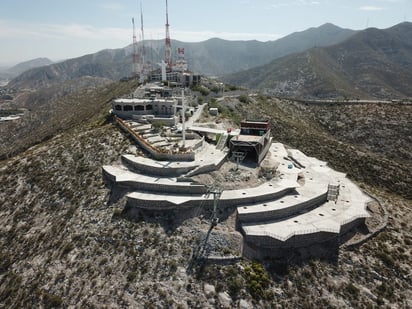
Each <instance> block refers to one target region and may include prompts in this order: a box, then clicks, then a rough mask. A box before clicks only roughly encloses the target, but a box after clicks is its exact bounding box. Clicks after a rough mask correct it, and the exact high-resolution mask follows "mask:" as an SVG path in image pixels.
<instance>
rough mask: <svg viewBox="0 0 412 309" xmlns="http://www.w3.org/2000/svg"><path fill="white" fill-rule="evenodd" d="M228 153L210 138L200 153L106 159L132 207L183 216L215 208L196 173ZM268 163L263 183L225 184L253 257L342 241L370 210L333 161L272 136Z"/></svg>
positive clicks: (222, 205)
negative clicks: (183, 158) (182, 213)
mask: <svg viewBox="0 0 412 309" xmlns="http://www.w3.org/2000/svg"><path fill="white" fill-rule="evenodd" d="M227 157H228V149H227V148H224V149H223V150H218V149H216V147H215V146H214V145H211V144H208V143H206V142H204V144H203V146H202V147H200V148H198V149H197V150H196V151H195V160H194V161H189V162H188V161H182V162H176V161H156V160H153V159H150V158H148V157H144V156H134V155H123V156H122V158H121V163H118V164H116V165H111V166H103V174H104V176H105V178H106V179H107V180H109V181H110V182H111V183H112V184H113V185H114V186H119V187H121V188H123V189H125V191H127V192H128V193H127V194H126V204H125V207H126V208H129V209H130V208H132V209H133V208H134V209H136V210H145V211H150V210H153V211H161V212H168V211H171V210H173V213H174V214H175V215H176V216H179V210H182V211H183V210H187V209H196V208H199V207H203V208H207V209H212V208H213V204H214V198H213V195H212V194H209V193H210V192H209V190H208V189H209V188H208V186H207V184H205V183H199V182H197V181H195V180H194V179H193V176H194V175H196V174H204V173H210V172H212V171H218V170H219V169H220V167H221V166H222V164H224V162H225V161H226V160H227ZM262 164H263V165H265V166H269V167H270V169H271V170H272V171H271V175H272V176H270V177H267V178H265V180H264V181H263V182H262V183H260V184H259V185H257V186H251V187H247V188H239V189H234V190H223V191H222V192H221V194H220V199H219V209H220V210H221V211H226V212H227V211H233V209H236V217H237V218H236V226H237V229H238V230H239V231H240V232H241V234H242V235H243V239H244V245H243V255H244V256H246V257H248V258H260V259H262V258H265V257H277V256H282V255H284V254H285V252H287V250H285V249H294V248H295V249H296V248H302V247H310V246H311V245H314V244H321V243H332V244H335V245H339V244H340V242H341V241H342V239H343V238H342V236H343V235H345V234H346V233H347V232H349V231H350V230H352V229H353V228H354V227H356V226H359V225H362V224H364V221H365V218H367V217H369V216H370V215H369V213H368V211H367V205H368V202H370V201H371V198H370V197H369V196H367V195H365V194H364V193H363V192H362V191H361V190H360V189H359V188H358V187H357V186H356V185H355V184H354V183H353V182H351V181H350V180H349V179H348V178H346V175H345V174H343V173H340V172H336V171H334V170H332V169H331V168H329V167H328V166H327V163H326V162H323V161H320V160H317V159H316V158H311V157H307V156H306V155H304V154H303V153H302V152H300V151H299V150H296V149H286V148H285V146H284V145H283V144H281V143H272V145H271V147H270V149H269V152H268V154H267V155H266V158H265V160H264V162H263V163H262ZM240 168H242V167H240ZM257 168H260V167H257Z"/></svg>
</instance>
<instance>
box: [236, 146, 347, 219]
mask: <svg viewBox="0 0 412 309" xmlns="http://www.w3.org/2000/svg"><path fill="white" fill-rule="evenodd" d="M271 153H272V155H273V156H274V157H276V159H277V160H279V162H280V164H279V167H278V170H279V171H280V173H281V174H280V177H281V178H285V177H286V178H288V179H289V180H290V181H292V180H293V179H295V180H297V177H298V176H299V175H300V176H301V177H302V176H303V177H304V181H305V183H304V184H303V185H301V186H300V187H298V188H296V191H295V192H294V194H291V195H287V196H284V197H283V198H282V199H280V200H275V201H272V202H269V203H263V204H262V203H260V204H254V205H248V206H243V207H239V208H238V209H237V212H238V218H239V220H240V221H241V222H253V221H255V222H258V221H261V220H266V221H267V220H275V219H279V218H285V217H288V216H291V215H294V214H297V213H301V212H305V211H309V210H310V209H312V208H315V207H317V206H319V205H321V204H322V203H325V202H326V201H327V194H328V185H329V184H335V183H336V184H339V183H340V182H341V181H343V180H344V179H345V174H343V173H339V172H336V171H334V170H332V169H331V168H329V167H328V166H327V165H326V163H325V162H322V161H319V160H317V159H316V158H308V157H306V156H304V155H303V154H302V153H301V152H300V151H298V153H299V154H300V156H299V160H297V159H296V158H295V157H293V161H292V162H291V161H289V159H288V158H287V157H286V156H284V155H285V154H286V153H287V152H286V150H285V148H284V146H283V145H282V144H276V145H273V146H272V148H271ZM290 153H292V154H295V153H296V152H295V151H294V150H292V151H290V152H289V154H290ZM301 156H303V157H301ZM302 159H303V160H302ZM302 161H303V162H302ZM293 162H297V163H298V165H299V166H309V167H308V168H306V169H302V168H299V167H296V166H295V165H294V164H293ZM290 167H291V168H290Z"/></svg>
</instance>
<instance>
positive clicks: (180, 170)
mask: <svg viewBox="0 0 412 309" xmlns="http://www.w3.org/2000/svg"><path fill="white" fill-rule="evenodd" d="M122 163H123V164H125V165H126V166H128V167H130V168H131V169H132V170H137V171H139V172H141V173H143V174H146V175H156V176H164V177H178V176H180V175H182V174H186V173H188V172H189V171H191V170H193V169H194V168H195V167H196V166H195V165H193V166H186V167H185V166H182V167H163V166H155V165H145V164H144V163H140V162H137V161H133V160H129V159H128V158H127V157H124V156H122Z"/></svg>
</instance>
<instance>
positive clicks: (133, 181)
mask: <svg viewBox="0 0 412 309" xmlns="http://www.w3.org/2000/svg"><path fill="white" fill-rule="evenodd" d="M103 173H104V175H105V176H106V177H107V178H108V179H109V180H111V181H112V182H113V183H115V184H117V185H119V186H122V187H127V188H130V189H131V190H141V191H153V192H162V193H164V192H167V193H177V194H179V193H180V194H187V193H190V194H203V193H205V192H206V191H207V188H206V186H204V185H199V184H193V183H191V182H177V180H176V178H160V177H151V176H146V175H141V174H137V173H133V172H130V171H129V170H128V169H127V168H125V167H122V166H108V165H105V166H103Z"/></svg>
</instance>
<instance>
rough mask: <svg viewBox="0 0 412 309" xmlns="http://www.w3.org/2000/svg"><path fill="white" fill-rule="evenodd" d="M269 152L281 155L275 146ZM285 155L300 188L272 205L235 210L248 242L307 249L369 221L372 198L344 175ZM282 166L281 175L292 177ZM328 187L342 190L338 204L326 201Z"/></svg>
mask: <svg viewBox="0 0 412 309" xmlns="http://www.w3.org/2000/svg"><path fill="white" fill-rule="evenodd" d="M271 151H273V153H272V155H273V156H274V157H277V158H280V157H282V156H283V155H284V154H285V151H284V149H282V146H280V145H277V146H276V148H275V146H273V148H271ZM288 154H289V155H290V156H293V158H292V159H293V160H295V161H296V162H298V165H300V166H301V167H300V168H297V170H299V175H301V176H302V175H303V176H304V184H303V185H302V186H300V187H299V188H297V189H296V194H295V195H289V196H285V197H283V198H282V199H280V200H277V201H272V202H271V203H265V204H255V205H250V206H246V207H245V206H243V207H238V209H237V211H238V216H239V220H240V222H241V225H240V226H241V230H242V232H243V234H244V236H245V240H246V241H247V242H250V243H253V244H254V245H255V246H256V245H257V246H260V247H262V248H263V247H264V248H278V247H279V248H280V247H289V248H290V247H299V246H307V245H309V244H310V243H316V242H322V241H327V240H329V239H331V238H334V237H336V236H338V235H340V234H344V233H346V232H347V231H348V230H349V229H350V228H352V227H353V226H354V225H356V224H359V222H361V221H363V220H364V219H365V218H367V217H369V213H368V212H367V210H366V206H367V203H368V202H369V201H371V199H370V197H369V196H367V195H365V194H364V193H363V192H362V191H361V190H360V189H359V188H358V187H357V186H356V185H355V184H354V183H353V182H351V181H350V180H349V179H347V178H346V177H345V174H344V173H340V172H336V171H334V170H332V169H331V168H329V167H328V166H327V165H326V163H325V162H323V161H320V160H318V159H316V158H311V157H306V156H305V155H304V154H303V153H302V152H300V151H296V150H289V151H288ZM284 160H286V159H285V158H284ZM282 163H285V162H284V161H283V162H282ZM284 166H285V165H282V164H281V165H280V166H279V169H280V171H281V173H284V174H286V173H289V174H291V173H293V169H294V167H292V168H291V169H290V170H291V171H288V170H285V167H284ZM302 166H305V168H302ZM288 169H289V168H288ZM331 183H333V184H338V185H339V186H340V192H339V195H338V199H337V201H336V202H335V201H327V200H326V198H327V192H328V184H331ZM302 212H303V213H302Z"/></svg>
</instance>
